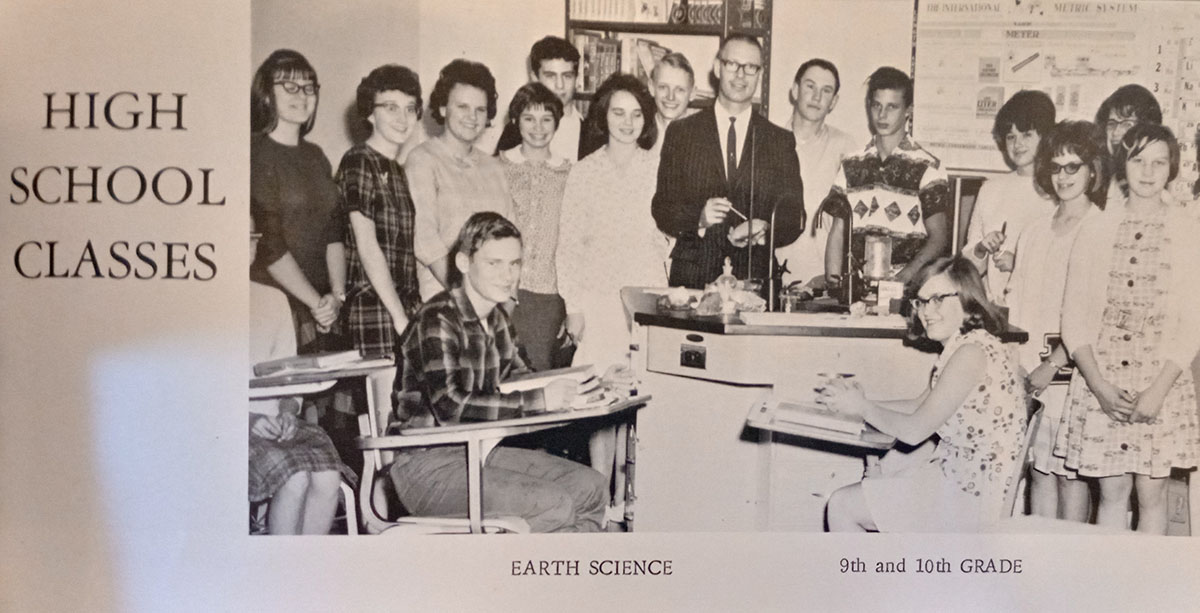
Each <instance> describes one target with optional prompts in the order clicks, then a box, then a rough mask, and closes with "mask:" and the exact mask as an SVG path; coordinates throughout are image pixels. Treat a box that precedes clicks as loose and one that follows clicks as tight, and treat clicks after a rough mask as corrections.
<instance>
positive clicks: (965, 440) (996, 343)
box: [863, 330, 1026, 532]
mask: <svg viewBox="0 0 1200 613" xmlns="http://www.w3.org/2000/svg"><path fill="white" fill-rule="evenodd" d="M964 344H974V345H977V346H979V347H980V348H981V349H983V352H984V355H985V356H986V357H987V367H986V370H985V374H984V379H983V381H982V382H980V384H979V386H978V387H977V388H976V389H974V390H972V391H971V393H970V394H969V395H968V396H967V398H966V400H964V401H963V403H962V406H961V407H959V409H958V410H957V411H955V412H954V414H953V415H951V416H950V418H949V419H947V420H946V422H945V423H944V424H942V425H941V427H939V428H938V429H937V435H938V438H939V439H940V440H939V441H938V444H937V447H936V448H935V449H934V450H933V453H932V454H931V455H930V456H929V457H928V459H927V460H924V461H921V462H919V463H917V464H915V465H910V466H908V467H906V468H904V469H901V470H899V471H897V472H896V473H894V474H891V475H887V474H885V475H883V476H880V477H873V478H868V479H866V480H864V481H863V492H864V495H865V496H866V498H867V505H868V508H869V509H870V512H871V517H872V518H873V519H874V520H875V524H876V526H877V527H878V528H879V529H880V530H881V531H884V532H969V531H977V530H979V529H981V528H982V527H984V526H986V525H988V524H991V523H994V522H995V521H997V520H999V519H1000V518H1001V517H1004V516H1005V515H1007V511H1008V510H1007V509H1004V501H1005V499H1006V498H1007V496H1008V494H1009V492H1010V490H1012V488H1014V487H1015V486H1016V481H1017V478H1018V473H1017V470H1018V465H1019V464H1020V463H1021V462H1022V460H1023V458H1020V457H1019V456H1020V455H1021V448H1022V445H1023V443H1024V437H1025V422H1026V418H1025V388H1024V383H1023V382H1022V381H1021V379H1020V378H1019V377H1018V376H1017V367H1016V363H1015V362H1014V361H1013V360H1012V357H1011V354H1010V352H1009V351H1008V350H1007V349H1005V348H1004V346H1003V344H1002V343H1001V342H1000V339H998V338H996V337H995V336H992V335H991V334H989V333H988V332H987V331H985V330H972V331H970V332H967V333H966V334H959V335H956V336H955V337H954V338H951V339H950V340H948V341H947V342H946V344H945V348H944V349H943V350H942V353H941V355H940V356H938V359H937V361H936V362H935V364H934V367H933V375H932V379H931V382H932V385H933V386H937V382H938V379H939V377H940V376H941V373H942V370H943V369H944V368H945V366H946V363H947V362H948V361H949V360H950V357H951V356H953V355H954V352H955V351H957V350H958V349H959V347H961V346H962V345H964Z"/></svg>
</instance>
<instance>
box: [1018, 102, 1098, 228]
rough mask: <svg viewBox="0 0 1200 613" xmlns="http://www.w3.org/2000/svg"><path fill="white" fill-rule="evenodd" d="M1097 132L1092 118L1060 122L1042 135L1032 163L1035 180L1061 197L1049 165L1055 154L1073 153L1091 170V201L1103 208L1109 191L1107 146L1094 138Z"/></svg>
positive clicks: (1042, 187)
mask: <svg viewBox="0 0 1200 613" xmlns="http://www.w3.org/2000/svg"><path fill="white" fill-rule="evenodd" d="M1095 131H1096V126H1095V125H1093V124H1092V122H1090V121H1061V122H1059V123H1058V125H1056V126H1054V127H1053V128H1051V129H1050V131H1049V132H1047V133H1046V135H1045V136H1043V137H1042V142H1041V143H1039V144H1038V150H1037V157H1036V158H1034V162H1033V180H1034V182H1036V183H1037V186H1038V187H1039V188H1041V190H1042V191H1043V192H1045V193H1047V194H1050V195H1051V196H1053V197H1055V200H1057V199H1058V198H1057V194H1056V193H1055V191H1054V175H1052V174H1050V164H1051V163H1052V161H1053V160H1054V158H1055V157H1056V156H1059V155H1063V154H1068V153H1074V154H1075V155H1077V156H1079V160H1080V161H1081V162H1083V163H1084V164H1086V165H1087V167H1088V169H1089V170H1091V171H1092V182H1091V183H1090V184H1089V185H1088V186H1087V197H1088V200H1091V201H1092V204H1094V205H1096V206H1098V207H1100V208H1101V209H1103V208H1104V200H1105V195H1106V194H1107V192H1108V176H1107V172H1106V169H1107V168H1108V148H1107V147H1105V146H1104V145H1102V144H1101V143H1099V142H1097V141H1096V139H1095V138H1093V137H1092V135H1093V134H1095Z"/></svg>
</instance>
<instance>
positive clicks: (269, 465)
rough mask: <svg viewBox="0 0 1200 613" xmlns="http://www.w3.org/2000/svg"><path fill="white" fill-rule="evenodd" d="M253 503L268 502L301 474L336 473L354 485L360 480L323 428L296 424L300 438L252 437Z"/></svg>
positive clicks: (251, 487) (251, 472)
mask: <svg viewBox="0 0 1200 613" xmlns="http://www.w3.org/2000/svg"><path fill="white" fill-rule="evenodd" d="M249 455H250V490H249V493H250V502H261V501H263V500H268V499H270V498H271V497H272V496H274V495H275V492H277V491H279V488H280V487H282V486H283V484H284V482H286V481H287V480H288V479H289V478H291V476H292V475H294V474H296V473H298V472H321V471H326V470H336V471H340V472H341V473H342V477H343V478H345V479H346V480H347V481H349V482H350V483H351V484H353V483H355V482H357V480H358V477H357V476H356V475H355V474H354V472H353V471H351V470H350V468H349V467H347V466H346V465H345V464H342V461H341V459H340V458H339V457H338V453H337V450H336V449H334V447H333V441H331V440H329V435H328V434H325V431H324V430H322V429H321V428H320V427H319V426H314V425H312V424H310V423H308V422H306V421H303V420H298V421H297V422H296V435H295V436H293V437H292V438H291V440H287V441H275V440H272V439H266V438H260V437H258V436H255V435H254V434H250V454H249Z"/></svg>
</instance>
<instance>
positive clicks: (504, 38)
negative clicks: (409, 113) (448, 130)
mask: <svg viewBox="0 0 1200 613" xmlns="http://www.w3.org/2000/svg"><path fill="white" fill-rule="evenodd" d="M418 13H419V15H420V20H421V29H420V50H421V54H420V67H421V68H420V72H421V78H422V83H425V81H426V80H427V81H428V85H426V86H425V87H426V88H427V89H430V88H432V87H433V83H434V82H435V81H437V75H438V71H439V70H441V69H442V66H445V65H446V64H447V63H449V62H450V60H453V59H455V58H459V57H462V58H467V59H470V60H475V61H478V62H483V63H484V64H485V65H487V67H488V68H489V69H491V71H492V75H493V76H494V77H496V90H497V91H498V93H499V95H500V101H499V103H498V107H499V110H498V111H497V116H496V119H495V120H494V121H493V122H492V128H491V129H489V130H488V131H487V132H486V133H485V134H484V136H483V137H482V138H481V139H480V144H479V146H480V148H481V149H483V150H485V151H489V152H490V151H491V150H492V148H493V147H495V144H496V141H497V140H499V138H500V129H501V121H503V115H504V110H505V109H506V108H507V107H508V102H509V100H512V96H513V93H514V92H516V91H517V88H518V87H520V86H522V85H524V84H525V83H527V82H528V81H529V47H530V46H532V45H533V43H534V42H536V41H537V40H538V39H539V38H541V37H543V36H546V35H547V34H554V35H557V36H562V35H563V34H564V33H565V28H566V3H564V2H563V0H520V2H515V1H512V0H509V1H506V2H480V1H478V0H420V2H419V8H418ZM426 128H427V129H428V130H429V131H431V132H434V133H436V132H437V131H438V130H437V128H436V127H434V126H433V125H430V122H426Z"/></svg>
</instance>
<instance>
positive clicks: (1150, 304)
mask: <svg viewBox="0 0 1200 613" xmlns="http://www.w3.org/2000/svg"><path fill="white" fill-rule="evenodd" d="M1117 155H1118V157H1119V159H1118V163H1117V165H1116V168H1117V173H1118V176H1117V180H1118V181H1119V183H1120V184H1121V185H1122V186H1123V187H1122V189H1123V190H1124V191H1125V194H1126V201H1125V206H1124V209H1123V210H1122V211H1120V214H1113V215H1102V216H1099V217H1096V218H1093V219H1091V220H1089V221H1088V222H1087V223H1086V224H1085V225H1084V226H1083V227H1082V228H1081V229H1080V231H1079V237H1078V239H1077V240H1076V242H1075V247H1074V249H1073V250H1072V252H1071V261H1070V264H1069V269H1068V273H1067V291H1066V297H1065V299H1064V303H1063V321H1062V333H1063V342H1064V343H1065V344H1066V346H1067V349H1068V351H1070V352H1071V357H1072V358H1073V359H1074V360H1075V363H1076V366H1077V370H1076V373H1075V375H1074V377H1073V378H1072V380H1071V387H1070V391H1069V392H1068V393H1069V401H1068V405H1067V410H1066V412H1065V413H1064V415H1063V421H1062V425H1061V427H1060V430H1059V434H1058V438H1057V440H1056V442H1055V449H1054V452H1055V454H1057V455H1061V456H1063V457H1064V458H1065V459H1066V466H1067V467H1068V468H1072V469H1074V470H1076V471H1078V473H1079V474H1080V475H1083V476H1091V477H1098V478H1099V479H1098V480H1099V483H1100V500H1099V506H1098V510H1097V515H1096V523H1098V524H1100V525H1105V526H1110V527H1124V526H1125V516H1126V515H1125V513H1126V504H1127V502H1128V500H1129V495H1130V490H1131V488H1132V489H1136V491H1137V506H1138V514H1137V517H1138V520H1137V530H1138V531H1139V532H1146V533H1151V534H1165V533H1166V528H1167V513H1166V477H1167V476H1168V475H1169V474H1170V471H1171V469H1172V468H1192V467H1195V466H1196V464H1197V457H1198V456H1200V416H1198V415H1197V408H1196V394H1195V389H1194V387H1193V384H1192V374H1191V371H1190V369H1189V366H1190V365H1191V363H1192V359H1193V358H1194V357H1195V356H1196V351H1197V348H1200V317H1198V314H1200V310H1198V309H1197V308H1196V306H1195V305H1194V304H1191V303H1190V302H1189V301H1190V300H1192V299H1194V298H1195V297H1196V296H1197V295H1200V293H1198V292H1200V287H1198V286H1200V283H1197V279H1196V276H1195V272H1196V270H1197V266H1198V265H1200V242H1197V241H1196V236H1197V235H1198V233H1200V224H1197V222H1196V221H1195V220H1193V219H1191V218H1190V217H1189V216H1188V215H1187V214H1186V213H1185V212H1183V211H1182V210H1181V209H1179V208H1178V207H1172V206H1169V205H1168V203H1167V202H1165V201H1164V200H1163V197H1162V194H1163V190H1164V189H1165V188H1166V186H1167V183H1168V182H1170V181H1171V180H1172V179H1174V178H1175V176H1176V174H1177V173H1178V171H1179V145H1178V143H1177V142H1176V140H1175V137H1174V135H1172V134H1171V131H1170V130H1169V129H1167V128H1165V127H1162V126H1156V125H1149V124H1139V125H1137V126H1134V127H1133V128H1132V129H1130V130H1129V131H1128V132H1127V133H1126V134H1125V136H1124V137H1123V138H1122V139H1121V146H1120V148H1119V150H1118V152H1117Z"/></svg>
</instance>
